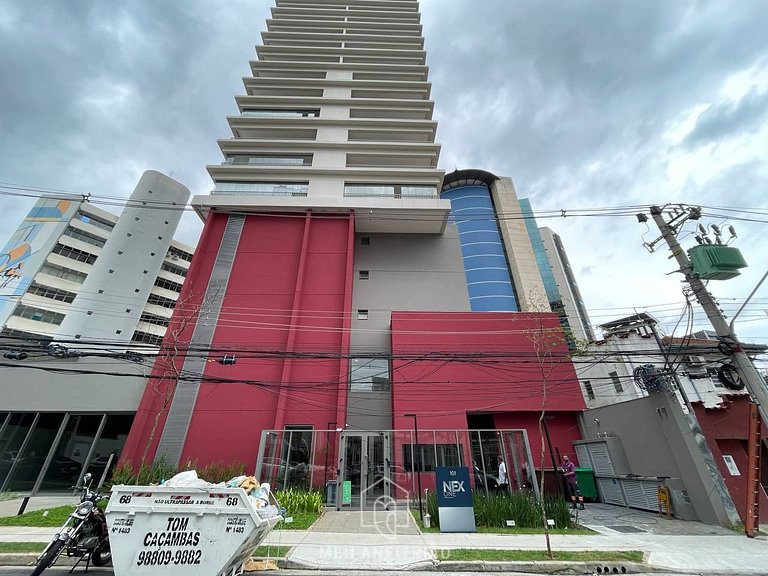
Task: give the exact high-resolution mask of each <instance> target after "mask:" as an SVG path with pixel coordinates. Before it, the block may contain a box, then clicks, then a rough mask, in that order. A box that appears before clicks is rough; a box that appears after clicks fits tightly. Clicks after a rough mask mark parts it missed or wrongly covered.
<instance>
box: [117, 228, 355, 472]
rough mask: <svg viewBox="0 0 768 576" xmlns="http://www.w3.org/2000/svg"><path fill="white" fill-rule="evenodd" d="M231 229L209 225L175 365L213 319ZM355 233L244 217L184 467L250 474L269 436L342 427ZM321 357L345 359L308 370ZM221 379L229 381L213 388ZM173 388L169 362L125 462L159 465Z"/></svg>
mask: <svg viewBox="0 0 768 576" xmlns="http://www.w3.org/2000/svg"><path fill="white" fill-rule="evenodd" d="M225 225H226V215H216V214H213V215H211V216H210V217H209V219H208V221H207V222H206V226H205V231H204V233H203V237H202V238H201V240H200V247H199V248H198V252H197V253H196V255H195V259H194V262H193V265H192V266H191V268H190V271H189V274H188V276H187V280H186V282H185V283H184V289H183V291H182V294H181V295H180V297H179V303H180V304H179V305H177V308H176V310H174V315H173V320H172V322H171V325H170V326H169V334H172V335H173V334H175V333H176V332H178V331H179V328H180V327H183V329H182V330H181V333H180V335H179V337H178V338H176V339H174V338H173V337H172V338H171V339H169V338H167V337H166V340H165V342H164V349H165V350H170V354H171V355H172V354H173V352H172V348H173V342H172V341H171V340H176V341H178V342H179V345H180V347H181V348H182V349H186V347H187V343H188V342H189V339H190V337H191V334H192V330H193V327H194V324H195V322H197V321H198V317H197V312H198V311H199V310H200V309H202V310H203V311H205V309H206V302H205V301H204V299H203V298H202V295H203V294H204V293H205V291H206V288H207V287H208V283H209V279H210V275H211V270H212V268H213V262H214V260H215V258H216V255H217V252H218V247H219V244H220V243H221V237H222V234H223V232H224V226H225ZM353 227H354V220H353V217H352V216H351V215H350V214H346V215H341V216H333V217H328V215H323V217H313V216H312V215H311V214H307V215H306V216H305V217H296V216H295V215H292V216H286V217H281V215H279V214H277V215H269V216H256V215H253V216H248V217H247V218H246V222H245V226H244V228H243V232H242V235H241V238H240V241H239V244H238V250H237V255H236V257H235V261H234V264H233V266H232V270H231V273H230V276H229V280H228V282H227V283H226V288H225V290H224V292H223V293H222V294H217V293H215V292H214V293H213V294H209V297H208V300H211V299H213V298H222V299H223V302H222V308H221V313H220V315H219V318H218V322H217V326H216V331H215V334H214V339H213V342H212V345H211V348H212V350H214V351H212V352H211V353H210V357H209V361H208V363H207V364H206V368H205V371H204V380H203V383H202V384H201V386H200V390H199V393H198V395H197V402H196V404H195V409H194V412H193V415H192V420H191V422H190V426H189V431H188V433H187V437H186V442H185V445H184V450H183V452H182V461H186V460H194V461H196V462H198V463H199V464H201V465H202V464H206V463H209V462H232V461H236V460H237V461H241V462H244V463H246V465H247V466H248V468H249V469H252V467H253V465H254V463H255V462H256V457H257V451H258V448H259V443H260V439H261V431H262V430H270V429H282V428H283V427H284V426H285V425H293V424H295V425H305V424H306V425H316V427H319V428H325V423H327V422H329V421H334V420H337V413H338V411H339V409H341V407H344V406H346V379H347V370H348V366H347V364H348V362H347V360H346V359H345V358H344V357H343V356H344V355H345V354H346V353H347V352H348V351H349V337H348V334H349V331H348V328H349V314H348V311H349V309H350V308H351V286H352V281H351V279H352V255H353V247H354V233H353ZM317 352H323V353H326V355H330V356H333V355H338V357H335V358H331V359H328V358H312V359H309V360H308V359H307V357H308V356H310V355H312V354H313V353H317ZM224 354H235V355H236V356H237V362H236V364H234V365H220V364H219V363H218V362H217V361H216V360H218V358H220V357H221V356H223V355H224ZM183 360H184V355H183V354H180V355H179V356H178V357H177V358H176V359H175V363H174V364H175V366H176V370H178V371H180V370H181V367H182V363H183ZM159 377H163V378H165V379H164V380H158V378H159ZM217 378H220V379H223V381H222V382H215V381H213V382H211V381H208V380H215V379H217ZM174 381H175V378H174V373H173V370H170V369H168V362H167V361H166V362H164V361H163V360H162V359H161V360H160V361H158V362H157V363H156V365H155V369H154V372H153V379H152V380H151V381H150V383H149V385H148V386H147V389H146V391H145V393H144V397H143V398H142V401H141V405H140V406H139V410H138V412H137V415H136V419H135V422H134V426H133V428H132V430H131V434H130V436H129V438H128V441H127V442H126V446H125V450H124V454H123V456H124V459H127V460H132V461H134V462H137V461H139V460H141V457H142V454H143V451H144V446H146V445H148V444H149V450H148V453H147V456H148V457H149V458H150V459H151V458H152V457H153V456H154V453H155V450H156V448H157V443H158V441H159V438H160V435H161V433H162V427H163V424H164V422H165V415H166V414H167V412H168V408H169V402H167V400H166V399H167V398H170V395H171V394H172V392H173V387H174ZM232 381H236V382H232ZM158 414H161V417H160V419H159V420H158V422H157V425H155V419H156V418H157V415H158ZM338 421H342V419H341V418H339V419H338ZM321 422H322V423H323V424H322V425H318V423H321ZM153 428H154V433H153Z"/></svg>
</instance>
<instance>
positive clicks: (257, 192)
mask: <svg viewBox="0 0 768 576" xmlns="http://www.w3.org/2000/svg"><path fill="white" fill-rule="evenodd" d="M308 190H309V182H217V183H216V186H215V187H214V189H213V192H212V194H234V195H242V196H306V195H307V192H308Z"/></svg>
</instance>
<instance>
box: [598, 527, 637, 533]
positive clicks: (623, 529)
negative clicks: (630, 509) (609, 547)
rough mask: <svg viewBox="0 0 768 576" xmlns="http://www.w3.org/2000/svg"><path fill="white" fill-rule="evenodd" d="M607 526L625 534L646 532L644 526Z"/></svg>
mask: <svg viewBox="0 0 768 576" xmlns="http://www.w3.org/2000/svg"><path fill="white" fill-rule="evenodd" d="M606 528H610V529H611V530H616V532H624V533H625V534H633V533H637V532H645V530H643V529H642V528H636V527H634V526H606Z"/></svg>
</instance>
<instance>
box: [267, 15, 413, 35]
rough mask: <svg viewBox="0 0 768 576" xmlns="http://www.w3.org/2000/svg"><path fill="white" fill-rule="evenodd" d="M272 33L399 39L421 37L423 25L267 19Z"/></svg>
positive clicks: (268, 27)
mask: <svg viewBox="0 0 768 576" xmlns="http://www.w3.org/2000/svg"><path fill="white" fill-rule="evenodd" d="M267 30H268V31H270V32H296V33H307V34H367V33H371V34H374V35H377V36H378V35H385V34H392V33H393V32H396V33H397V36H398V37H408V38H412V37H414V36H416V37H421V34H422V30H423V27H422V25H421V24H402V23H387V22H343V21H342V22H339V21H332V20H298V19H291V20H287V19H285V18H282V19H280V20H272V19H267Z"/></svg>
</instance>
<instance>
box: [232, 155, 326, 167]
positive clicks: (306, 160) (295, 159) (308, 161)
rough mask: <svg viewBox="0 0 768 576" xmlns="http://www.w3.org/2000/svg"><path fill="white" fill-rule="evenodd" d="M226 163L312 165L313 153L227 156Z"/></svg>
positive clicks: (243, 164)
mask: <svg viewBox="0 0 768 576" xmlns="http://www.w3.org/2000/svg"><path fill="white" fill-rule="evenodd" d="M224 164H230V165H237V166H311V165H312V154H291V155H287V154H283V155H270V154H266V155H263V156H227V159H226V160H225V161H224Z"/></svg>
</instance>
